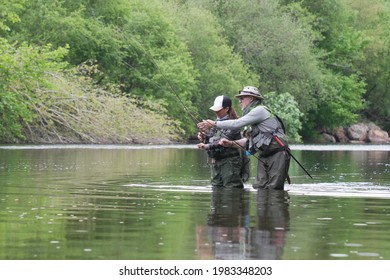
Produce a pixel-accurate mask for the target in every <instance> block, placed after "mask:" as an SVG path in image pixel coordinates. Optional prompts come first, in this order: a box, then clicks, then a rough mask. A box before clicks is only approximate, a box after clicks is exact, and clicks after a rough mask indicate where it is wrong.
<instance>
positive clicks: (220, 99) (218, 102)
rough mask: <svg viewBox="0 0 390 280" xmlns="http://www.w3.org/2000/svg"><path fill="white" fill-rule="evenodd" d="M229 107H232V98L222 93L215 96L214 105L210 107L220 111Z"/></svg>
mask: <svg viewBox="0 0 390 280" xmlns="http://www.w3.org/2000/svg"><path fill="white" fill-rule="evenodd" d="M227 107H232V100H231V99H230V98H229V97H227V96H225V95H220V96H217V97H216V98H215V100H214V105H213V106H211V107H210V110H213V111H214V112H218V111H219V110H222V109H223V108H227Z"/></svg>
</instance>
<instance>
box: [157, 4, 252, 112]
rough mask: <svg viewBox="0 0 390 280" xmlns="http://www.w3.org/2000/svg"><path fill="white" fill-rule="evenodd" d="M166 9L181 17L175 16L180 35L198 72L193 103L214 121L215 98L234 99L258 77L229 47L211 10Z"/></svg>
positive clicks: (194, 6)
mask: <svg viewBox="0 0 390 280" xmlns="http://www.w3.org/2000/svg"><path fill="white" fill-rule="evenodd" d="M168 8H170V9H168ZM165 9H166V10H168V11H169V12H170V13H171V16H172V17H175V15H177V14H180V15H181V16H180V17H176V25H177V28H178V30H179V36H180V37H181V38H182V40H183V41H184V42H186V44H187V46H188V49H189V51H190V52H191V55H192V61H193V63H194V67H195V68H196V69H197V72H198V75H197V77H196V81H197V84H198V87H197V93H193V94H192V99H191V100H192V102H193V103H194V105H195V106H196V107H197V108H198V109H199V114H200V116H201V117H202V118H206V117H212V118H214V117H215V114H213V112H212V111H210V110H209V107H210V106H211V105H212V103H213V102H214V99H215V97H216V96H218V95H227V96H230V97H232V96H233V95H235V94H236V93H237V91H238V90H240V89H241V88H242V87H243V86H244V85H247V84H255V83H256V81H257V80H258V77H256V75H255V74H254V73H253V72H251V71H250V70H249V69H248V66H247V65H245V64H244V62H243V60H242V58H241V57H240V56H239V55H238V54H237V53H234V51H233V49H232V48H231V47H230V46H229V45H228V42H227V40H226V39H225V38H224V37H223V29H222V27H221V26H220V25H219V23H218V22H217V20H216V18H215V17H214V16H213V15H212V14H211V12H210V11H208V10H206V9H203V8H201V7H198V6H197V4H196V2H195V4H194V3H192V4H191V3H187V4H186V5H182V6H180V7H176V6H173V7H172V6H168V5H165ZM205 104H206V106H205ZM207 105H209V106H207Z"/></svg>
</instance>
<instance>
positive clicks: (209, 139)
mask: <svg viewBox="0 0 390 280" xmlns="http://www.w3.org/2000/svg"><path fill="white" fill-rule="evenodd" d="M210 109H211V110H213V111H214V112H215V114H216V115H217V121H218V122H224V121H226V120H231V119H237V114H236V112H235V110H234V109H233V107H232V100H231V99H230V98H229V97H227V96H223V95H221V96H218V97H217V98H215V101H214V105H213V106H212V107H210ZM198 138H199V140H200V141H202V142H204V143H200V144H198V148H199V149H204V150H206V151H207V154H208V156H209V158H210V160H211V177H212V178H211V184H212V186H213V187H234V188H243V187H244V185H243V181H242V176H241V172H242V157H241V156H240V154H241V153H242V152H241V151H240V149H238V147H229V146H228V147H223V146H221V145H220V144H219V143H218V142H219V141H220V140H221V138H228V139H231V140H233V141H234V140H238V139H240V138H241V134H240V130H239V129H217V128H215V127H214V128H212V129H211V130H210V131H205V132H204V133H198Z"/></svg>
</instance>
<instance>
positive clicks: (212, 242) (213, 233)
mask: <svg viewBox="0 0 390 280" xmlns="http://www.w3.org/2000/svg"><path fill="white" fill-rule="evenodd" d="M251 198H253V196H251V194H250V192H249V191H248V190H245V189H244V190H241V189H223V188H215V189H213V192H212V196H211V210H210V213H209V215H208V216H207V223H206V225H205V226H201V225H200V226H198V228H197V231H198V232H197V234H198V254H199V255H200V257H201V258H202V259H218V260H221V259H229V260H232V259H235V260H239V259H267V260H276V259H281V258H282V255H283V247H284V244H285V236H286V232H287V231H288V229H289V212H288V205H289V196H288V194H287V192H286V191H274V190H271V191H269V190H258V191H257V193H256V211H255V215H251V214H250V212H251V211H250V199H251ZM203 239H205V240H207V241H205V242H204V243H200V242H202V240H203ZM199 243H200V244H199Z"/></svg>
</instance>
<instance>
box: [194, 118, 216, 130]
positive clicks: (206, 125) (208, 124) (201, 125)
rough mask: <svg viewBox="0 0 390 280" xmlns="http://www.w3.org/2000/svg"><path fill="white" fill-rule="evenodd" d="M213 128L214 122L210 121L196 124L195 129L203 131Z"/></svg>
mask: <svg viewBox="0 0 390 280" xmlns="http://www.w3.org/2000/svg"><path fill="white" fill-rule="evenodd" d="M213 126H215V121H212V120H203V121H202V122H200V123H198V124H197V127H198V128H199V129H200V130H203V131H205V130H207V129H209V128H212V127H213Z"/></svg>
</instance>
